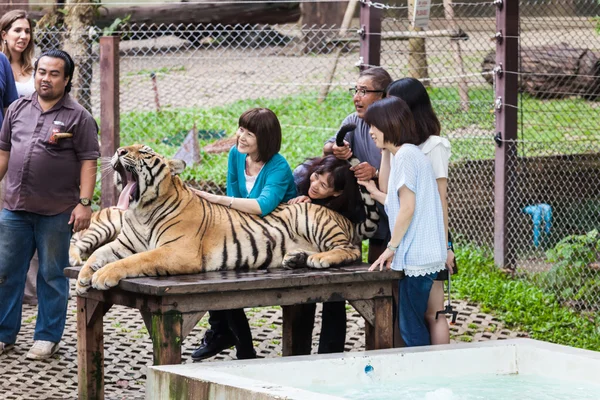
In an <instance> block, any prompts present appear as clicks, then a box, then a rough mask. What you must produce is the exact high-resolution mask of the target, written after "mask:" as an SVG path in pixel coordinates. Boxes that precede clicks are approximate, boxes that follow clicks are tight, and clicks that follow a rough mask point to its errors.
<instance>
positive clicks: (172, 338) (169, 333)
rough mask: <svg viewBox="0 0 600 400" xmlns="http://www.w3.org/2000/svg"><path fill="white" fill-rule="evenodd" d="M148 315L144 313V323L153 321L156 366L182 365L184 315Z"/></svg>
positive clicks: (174, 313) (170, 313)
mask: <svg viewBox="0 0 600 400" xmlns="http://www.w3.org/2000/svg"><path fill="white" fill-rule="evenodd" d="M144 314H146V315H144ZM148 314H149V313H147V312H142V316H143V318H144V321H146V320H150V321H151V330H152V333H151V335H150V337H151V338H152V351H153V361H154V365H167V364H181V344H182V342H183V335H182V333H183V316H182V314H181V313H180V312H177V311H170V312H167V313H152V314H151V315H148ZM149 331H150V330H149Z"/></svg>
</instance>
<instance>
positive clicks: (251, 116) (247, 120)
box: [238, 108, 281, 162]
mask: <svg viewBox="0 0 600 400" xmlns="http://www.w3.org/2000/svg"><path fill="white" fill-rule="evenodd" d="M238 124H239V126H241V127H242V128H244V129H247V130H249V131H250V132H252V133H254V134H255V135H256V145H257V146H258V160H256V161H263V162H267V161H269V160H270V159H271V158H272V157H273V156H274V155H275V154H277V153H279V150H280V149H281V125H280V124H279V119H277V115H275V113H274V112H273V111H271V110H269V109H268V108H251V109H250V110H247V111H245V112H244V113H243V114H242V115H241V116H240V120H239V122H238Z"/></svg>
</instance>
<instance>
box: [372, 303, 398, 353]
mask: <svg viewBox="0 0 600 400" xmlns="http://www.w3.org/2000/svg"><path fill="white" fill-rule="evenodd" d="M393 301H394V300H393V297H391V296H390V297H378V298H376V299H374V300H373V316H374V321H373V324H368V322H367V321H366V320H365V349H366V350H379V349H391V348H392V347H394V318H393V306H392V302H393Z"/></svg>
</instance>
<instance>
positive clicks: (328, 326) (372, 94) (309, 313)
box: [295, 67, 392, 354]
mask: <svg viewBox="0 0 600 400" xmlns="http://www.w3.org/2000/svg"><path fill="white" fill-rule="evenodd" d="M391 82H392V77H391V76H390V74H388V73H387V71H386V70H385V69H383V68H380V67H374V68H369V69H367V70H364V71H362V72H361V73H360V75H359V77H358V81H357V82H356V86H355V87H353V88H350V94H351V95H352V100H353V102H354V108H355V109H356V112H354V113H352V114H350V115H348V116H347V117H346V118H345V119H344V121H343V122H342V125H346V124H355V125H356V128H355V129H354V130H353V131H351V132H348V134H346V137H345V140H344V146H342V147H338V146H337V145H336V144H335V137H333V138H331V139H329V140H328V141H327V143H325V147H324V148H323V152H324V153H325V154H331V153H333V154H334V155H335V156H336V157H337V158H339V159H341V160H347V159H349V158H350V157H351V156H352V154H353V153H354V155H355V156H356V158H358V160H359V161H360V162H361V163H360V164H359V165H357V166H356V167H354V168H353V171H354V176H355V177H356V178H357V179H359V180H364V181H367V180H370V179H375V180H377V178H378V169H379V165H380V164H381V150H379V149H378V148H377V146H375V142H373V140H372V139H371V136H370V135H369V125H367V124H366V123H365V122H364V120H363V117H364V116H365V114H366V112H367V108H369V106H370V105H371V104H373V103H374V102H376V101H377V100H380V99H381V98H383V96H384V92H385V89H386V88H387V86H388V85H389V84H390V83H391ZM375 204H377V207H378V208H379V216H380V219H379V228H378V229H377V232H376V233H375V235H374V236H373V238H371V239H369V263H370V264H372V263H373V262H375V260H377V258H378V257H379V256H380V255H381V253H383V251H384V250H385V246H386V245H387V243H388V242H389V240H390V231H389V227H388V219H387V216H386V214H385V210H384V208H383V206H382V205H381V204H379V203H378V202H375ZM301 315H302V318H303V321H302V322H301V323H299V325H301V326H305V327H306V332H301V333H300V332H299V333H298V337H297V338H296V339H295V342H296V341H298V342H299V343H304V347H305V348H304V349H303V350H301V351H300V352H299V354H310V348H311V343H312V341H311V338H312V329H313V326H314V316H315V304H305V305H304V307H303V310H302V313H301ZM321 321H322V325H321V335H320V338H319V353H320V354H321V353H338V352H343V351H344V345H345V342H346V302H345V301H335V302H327V303H323V312H322V319H321Z"/></svg>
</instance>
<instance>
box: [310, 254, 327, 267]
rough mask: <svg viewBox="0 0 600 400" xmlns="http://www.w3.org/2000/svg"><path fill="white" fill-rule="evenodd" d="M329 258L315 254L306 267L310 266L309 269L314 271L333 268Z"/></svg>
mask: <svg viewBox="0 0 600 400" xmlns="http://www.w3.org/2000/svg"><path fill="white" fill-rule="evenodd" d="M327 258H328V257H326V256H319V255H318V254H313V255H312V256H310V257H308V259H307V260H306V265H307V266H308V268H314V269H325V268H329V267H331V265H332V263H331V261H330V260H328V259H327Z"/></svg>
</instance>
